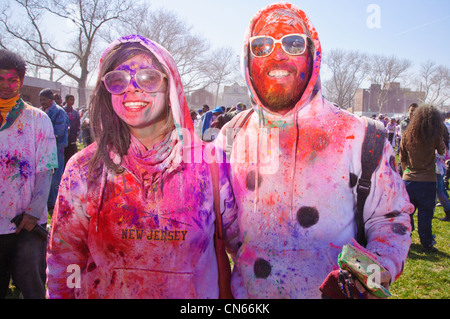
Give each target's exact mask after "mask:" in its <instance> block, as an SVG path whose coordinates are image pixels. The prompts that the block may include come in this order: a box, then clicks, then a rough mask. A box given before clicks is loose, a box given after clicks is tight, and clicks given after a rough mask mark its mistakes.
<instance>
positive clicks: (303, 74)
mask: <svg viewBox="0 0 450 319" xmlns="http://www.w3.org/2000/svg"><path fill="white" fill-rule="evenodd" d="M300 77H301V78H302V80H304V79H305V72H302V73H301V74H300Z"/></svg>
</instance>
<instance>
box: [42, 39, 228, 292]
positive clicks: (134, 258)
mask: <svg viewBox="0 0 450 319" xmlns="http://www.w3.org/2000/svg"><path fill="white" fill-rule="evenodd" d="M126 42H139V43H141V44H142V45H144V46H145V47H146V48H148V49H149V50H150V51H151V52H152V53H153V54H154V55H155V56H156V57H157V58H158V59H159V61H160V62H161V64H162V65H163V66H164V67H165V68H166V69H167V70H170V76H169V86H170V102H171V108H172V113H173V117H174V121H175V126H176V129H175V130H174V131H173V132H172V134H169V136H168V137H167V139H166V140H165V141H163V142H161V143H160V144H159V145H157V146H155V147H154V148H153V149H152V150H149V151H147V150H145V148H144V147H143V146H142V144H140V142H139V141H138V140H137V139H136V138H134V137H132V139H131V145H130V148H129V151H128V154H127V155H126V156H125V157H124V158H123V162H122V166H123V167H124V168H125V172H124V173H122V174H115V173H114V172H113V171H111V170H108V169H106V167H104V168H103V174H102V176H101V179H100V180H99V181H98V184H97V187H96V188H95V189H93V190H91V189H89V190H88V184H87V177H88V175H87V174H88V161H89V159H90V158H91V157H92V156H93V154H94V152H95V150H96V148H97V144H96V143H94V144H92V145H91V146H89V147H88V148H86V149H84V150H82V151H81V152H78V153H77V154H76V155H75V156H74V157H72V159H71V160H70V162H69V163H68V165H67V168H66V170H65V173H64V176H63V178H62V181H61V185H60V189H59V195H58V200H57V204H56V207H55V214H54V215H53V221H52V231H51V237H50V242H49V246H48V255H47V264H48V269H47V273H48V280H47V286H48V297H50V298H74V297H75V298H217V297H218V278H217V262H216V256H215V250H214V240H213V235H214V222H215V215H214V209H213V207H214V206H213V192H212V184H211V176H210V171H209V165H208V164H207V163H206V162H205V160H203V158H202V157H197V161H196V162H194V160H193V159H192V158H190V160H187V159H189V155H193V154H194V153H195V154H197V153H196V152H198V151H199V150H202V142H201V141H200V140H199V139H198V137H197V136H196V135H195V133H193V125H192V121H191V118H190V114H189V110H188V107H187V103H186V100H185V97H184V92H183V89H182V85H181V78H180V76H179V74H178V71H177V69H176V67H175V63H174V61H173V59H172V57H171V56H170V54H169V53H168V52H167V51H166V50H165V49H163V48H162V47H160V46H159V45H158V44H156V43H153V42H151V41H149V40H147V39H145V38H143V37H140V36H136V35H133V36H128V37H123V38H121V39H119V40H117V41H115V42H114V43H112V44H111V46H110V47H109V48H108V49H107V50H106V52H108V51H109V50H111V49H112V48H113V47H115V46H116V45H117V44H119V43H126ZM106 52H105V54H106ZM113 155H114V154H113ZM115 157H116V158H115V160H118V158H117V156H115ZM199 158H200V160H198V159H199ZM219 176H220V181H219V184H220V194H221V197H222V201H221V210H222V212H225V211H228V210H233V209H234V207H235V203H234V197H233V194H232V191H231V187H230V184H229V181H228V171H227V167H226V165H224V164H223V165H220V166H219ZM231 215H232V214H231ZM78 274H79V275H80V276H78ZM77 279H79V282H77V281H76V280H77Z"/></svg>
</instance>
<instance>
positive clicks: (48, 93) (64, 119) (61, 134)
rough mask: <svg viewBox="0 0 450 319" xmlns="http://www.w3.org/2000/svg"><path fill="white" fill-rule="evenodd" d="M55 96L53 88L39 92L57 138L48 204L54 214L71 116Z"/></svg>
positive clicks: (43, 107)
mask: <svg viewBox="0 0 450 319" xmlns="http://www.w3.org/2000/svg"><path fill="white" fill-rule="evenodd" d="M54 99H55V96H54V94H53V91H52V90H51V89H43V90H42V91H41V92H40V93H39V100H40V103H41V106H42V110H43V111H44V112H45V113H46V114H47V115H48V117H49V118H50V120H51V121H52V125H53V132H54V134H55V138H56V147H57V151H58V152H57V158H58V169H57V170H56V171H55V172H54V173H53V177H52V185H51V187H50V194H49V196H48V201H47V206H48V210H49V212H50V214H53V208H54V207H55V202H56V197H57V196H58V188H59V183H60V182H61V176H62V174H63V172H64V149H65V148H66V146H67V145H68V132H69V117H68V116H67V114H66V112H65V111H64V109H63V108H62V107H61V106H59V105H57V104H56V103H55V100H54Z"/></svg>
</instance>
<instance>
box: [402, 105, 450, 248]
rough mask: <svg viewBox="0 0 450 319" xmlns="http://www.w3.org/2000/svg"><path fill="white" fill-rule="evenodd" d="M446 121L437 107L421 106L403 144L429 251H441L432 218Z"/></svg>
mask: <svg viewBox="0 0 450 319" xmlns="http://www.w3.org/2000/svg"><path fill="white" fill-rule="evenodd" d="M442 122H443V118H442V115H441V113H440V112H439V111H438V110H437V109H436V108H434V107H433V106H420V107H418V108H417V109H416V110H415V112H414V116H413V117H412V118H411V122H410V123H409V125H408V128H407V129H406V130H405V132H404V134H403V136H402V140H401V143H400V161H401V165H402V168H403V180H404V181H405V185H406V190H407V191H408V194H409V197H410V200H411V203H412V204H413V205H414V207H415V208H416V209H417V211H418V212H417V219H418V233H419V237H420V243H421V244H422V247H423V249H424V251H425V252H436V251H437V248H436V247H434V245H435V244H436V242H435V240H434V237H433V233H432V220H433V214H434V208H435V206H436V172H435V160H436V155H435V152H436V151H437V152H438V153H439V154H440V155H444V154H445V144H444V138H443V136H444V135H443V133H444V132H443V128H444V127H443V125H442ZM411 225H412V226H413V229H414V221H413V214H411Z"/></svg>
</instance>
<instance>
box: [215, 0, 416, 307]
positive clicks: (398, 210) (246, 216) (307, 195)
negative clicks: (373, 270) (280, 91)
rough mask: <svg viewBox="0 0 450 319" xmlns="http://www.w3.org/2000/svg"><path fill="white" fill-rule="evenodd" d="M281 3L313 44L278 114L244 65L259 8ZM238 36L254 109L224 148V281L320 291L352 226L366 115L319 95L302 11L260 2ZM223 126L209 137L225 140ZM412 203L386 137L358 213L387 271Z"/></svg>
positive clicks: (401, 248) (316, 61)
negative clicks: (287, 105)
mask: <svg viewBox="0 0 450 319" xmlns="http://www.w3.org/2000/svg"><path fill="white" fill-rule="evenodd" d="M280 9H281V10H289V11H291V14H290V17H291V18H292V19H298V20H303V22H304V23H305V25H306V27H307V28H308V30H309V32H310V34H311V37H312V42H313V45H314V57H313V72H312V75H311V78H310V81H309V83H308V85H307V87H306V90H305V92H304V94H303V96H302V97H301V99H300V100H299V101H298V102H297V104H296V105H295V107H294V108H293V109H292V110H291V111H290V112H288V113H287V114H285V115H279V114H275V113H272V112H270V111H269V110H268V109H267V108H266V107H265V106H264V105H263V104H262V103H261V101H260V99H259V97H258V95H257V93H256V91H255V89H254V87H253V84H252V80H251V78H250V74H249V68H248V65H249V56H248V54H249V53H248V40H249V38H250V37H251V36H252V30H253V28H254V26H255V25H256V24H257V23H261V21H260V19H262V18H261V17H262V16H263V17H264V16H270V17H274V16H276V14H274V15H266V14H263V13H267V12H268V11H276V10H280ZM280 13H281V14H283V12H281V11H280ZM264 23H265V24H268V23H270V21H265V22H264ZM264 23H263V24H264ZM244 43H245V45H244V50H243V54H242V67H243V71H244V76H245V79H246V81H247V85H248V86H249V90H250V93H251V95H252V99H253V101H254V103H253V105H252V107H253V109H254V111H255V112H254V113H253V114H252V116H251V117H250V119H249V120H248V122H247V123H246V124H245V126H244V129H243V130H241V131H240V132H239V134H238V135H237V136H236V138H235V140H234V144H233V153H232V155H231V182H232V186H233V191H234V194H235V197H236V202H237V203H238V206H239V210H238V212H237V213H236V215H235V216H227V218H228V219H230V220H231V219H233V218H236V220H237V222H236V223H235V224H234V225H232V227H230V228H228V236H229V251H230V252H231V254H232V256H233V258H234V262H235V265H234V269H233V275H232V291H233V294H234V296H235V297H236V298H320V297H321V293H320V291H319V286H320V285H321V283H322V282H323V281H324V279H325V278H326V276H327V275H328V274H329V273H330V272H331V271H333V270H335V269H337V268H338V264H337V257H338V255H339V253H340V252H341V248H342V247H343V246H344V245H345V244H348V243H351V241H352V239H353V238H354V237H355V235H356V224H355V220H354V210H355V205H356V188H355V183H356V181H357V179H358V177H359V176H360V175H361V147H362V142H363V139H364V134H365V125H366V124H365V121H364V120H363V118H360V117H357V116H354V115H353V114H350V113H348V112H346V111H343V110H341V109H338V108H337V107H335V106H333V105H332V104H331V103H329V102H328V101H327V100H325V99H324V98H323V96H322V92H321V86H320V78H319V72H320V64H321V58H322V49H321V46H320V41H319V38H318V34H317V32H316V30H315V28H314V27H313V25H312V23H311V21H310V20H309V19H308V18H307V16H306V15H305V13H304V12H303V11H301V10H299V9H298V8H296V7H295V6H293V5H291V4H289V3H284V2H280V3H276V4H272V5H269V6H268V7H266V8H264V9H263V10H261V11H260V12H258V13H257V14H256V15H255V17H254V18H253V19H252V20H251V22H250V25H249V27H248V29H247V33H246V37H245V42H244ZM228 126H229V124H228V125H225V126H224V128H223V129H222V131H221V134H220V135H219V137H218V138H217V139H216V141H215V143H216V144H217V145H219V146H221V147H223V148H224V149H225V148H226V132H227V128H228ZM246 140H247V142H246ZM246 145H247V146H246ZM412 211H413V206H412V205H411V204H410V202H409V198H408V194H407V193H406V190H405V187H404V184H403V181H402V179H401V177H400V175H399V174H398V173H397V168H396V164H395V154H394V152H393V149H392V147H391V145H390V144H389V143H388V142H387V141H386V143H385V146H384V153H383V157H382V159H381V162H380V164H379V166H378V168H377V170H376V172H375V174H374V175H373V176H372V189H371V192H370V194H369V197H368V199H367V201H366V205H365V210H364V219H365V229H366V236H367V238H368V245H367V249H368V250H369V251H371V252H372V253H374V255H376V256H378V259H379V262H380V263H381V264H382V265H383V266H385V267H386V268H387V269H388V270H389V271H390V273H391V275H392V280H395V279H396V278H397V277H398V276H399V275H400V274H401V272H402V269H403V265H404V262H405V260H406V257H407V253H408V250H409V246H410V243H411V239H410V231H411V226H410V218H409V214H410V213H412Z"/></svg>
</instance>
